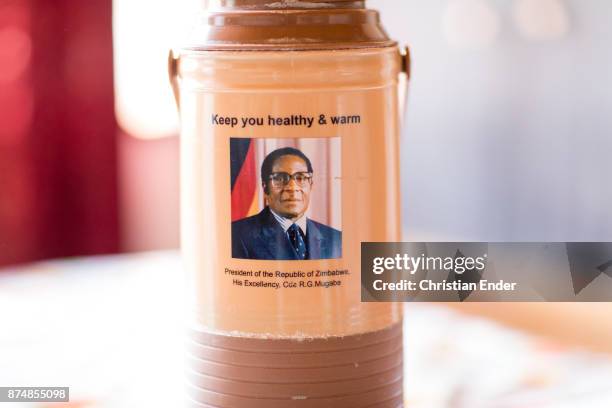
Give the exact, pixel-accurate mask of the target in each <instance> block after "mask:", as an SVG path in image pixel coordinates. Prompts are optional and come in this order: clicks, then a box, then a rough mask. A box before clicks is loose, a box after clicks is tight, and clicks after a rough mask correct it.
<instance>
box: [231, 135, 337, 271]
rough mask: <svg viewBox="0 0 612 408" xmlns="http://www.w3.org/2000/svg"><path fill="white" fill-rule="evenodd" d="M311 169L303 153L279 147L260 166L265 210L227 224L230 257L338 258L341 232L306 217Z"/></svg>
mask: <svg viewBox="0 0 612 408" xmlns="http://www.w3.org/2000/svg"><path fill="white" fill-rule="evenodd" d="M313 173H314V171H313V168H312V164H311V162H310V160H309V159H308V157H306V155H305V154H304V153H302V152H301V151H300V150H298V149H294V148H292V147H285V148H282V149H278V150H275V151H273V152H272V153H270V154H269V155H268V156H266V158H265V159H264V161H263V163H262V165H261V185H262V188H263V192H264V196H265V202H266V208H264V210H263V211H261V212H260V213H259V214H257V215H254V216H252V217H248V218H244V219H242V220H238V221H235V222H233V223H232V257H233V258H239V259H269V260H305V259H334V258H340V257H342V233H341V232H340V231H338V230H336V229H334V228H331V227H329V226H327V225H323V224H321V223H318V222H316V221H313V220H311V219H309V218H307V217H306V211H307V210H308V206H309V204H310V194H311V192H312V187H313V181H312V177H313Z"/></svg>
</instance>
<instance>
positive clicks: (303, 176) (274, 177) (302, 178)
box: [270, 172, 312, 188]
mask: <svg viewBox="0 0 612 408" xmlns="http://www.w3.org/2000/svg"><path fill="white" fill-rule="evenodd" d="M291 179H293V180H294V181H295V183H296V184H297V185H298V186H300V187H306V186H309V185H310V184H311V183H312V173H304V172H299V173H294V174H289V173H285V172H279V173H272V174H270V181H272V185H273V186H274V187H276V188H281V187H285V186H286V185H287V184H289V182H290V181H291Z"/></svg>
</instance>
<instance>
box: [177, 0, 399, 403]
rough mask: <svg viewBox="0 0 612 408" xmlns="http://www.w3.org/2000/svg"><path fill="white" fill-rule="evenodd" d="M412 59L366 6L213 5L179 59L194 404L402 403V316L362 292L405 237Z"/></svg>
mask: <svg viewBox="0 0 612 408" xmlns="http://www.w3.org/2000/svg"><path fill="white" fill-rule="evenodd" d="M407 59H408V58H407V56H406V54H405V53H402V52H400V49H399V48H398V46H397V43H396V42H394V41H392V40H391V39H389V37H388V36H387V34H386V33H385V31H384V29H383V28H382V26H381V24H380V21H379V15H378V13H377V12H376V11H374V10H371V9H368V8H367V7H366V5H365V2H364V1H347V0H325V1H321V0H308V1H301V0H218V1H216V2H212V1H211V2H209V4H207V10H206V13H205V14H204V15H203V17H202V20H201V22H200V24H199V25H198V27H196V29H195V30H194V31H193V35H192V37H190V40H189V41H188V42H187V43H186V44H185V45H183V46H181V47H180V48H177V49H175V50H173V51H172V52H171V53H170V59H169V68H170V76H171V82H172V85H173V87H174V90H175V95H176V97H177V101H178V104H179V108H180V117H181V141H180V144H181V228H182V232H181V241H182V244H181V246H182V253H183V260H184V267H185V268H186V274H187V277H188V292H189V294H190V299H189V313H190V318H189V319H190V320H189V322H190V328H189V330H188V332H189V336H188V340H187V351H188V353H187V368H186V369H187V374H188V375H187V377H188V386H187V394H188V406H193V407H215V408H241V407H249V408H286V407H312V408H322V407H334V408H342V407H347V408H360V407H364V408H365V407H372V408H374V407H380V408H382V407H393V408H397V407H402V406H403V394H402V382H403V380H402V314H401V307H400V306H399V305H398V304H393V303H362V302H361V299H360V296H361V290H360V285H361V284H360V251H361V243H362V242H384V241H393V242H395V241H399V240H400V237H401V236H400V231H401V224H400V196H399V194H400V193H399V122H400V121H399V112H400V108H399V98H398V94H399V93H400V92H399V91H400V89H399V85H398V84H399V82H398V81H399V78H400V77H401V76H402V71H407V66H408V63H407Z"/></svg>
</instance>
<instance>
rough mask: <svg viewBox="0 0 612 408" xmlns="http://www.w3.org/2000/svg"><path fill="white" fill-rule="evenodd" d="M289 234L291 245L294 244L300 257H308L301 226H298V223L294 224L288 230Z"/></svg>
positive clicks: (301, 258)
mask: <svg viewBox="0 0 612 408" xmlns="http://www.w3.org/2000/svg"><path fill="white" fill-rule="evenodd" d="M287 234H288V235H289V240H290V241H291V245H293V248H294V249H295V252H296V253H297V256H298V259H299V260H303V259H306V242H304V237H303V236H302V230H300V227H298V226H297V224H293V225H292V226H291V227H289V229H288V230H287Z"/></svg>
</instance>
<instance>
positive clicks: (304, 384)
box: [187, 324, 403, 408]
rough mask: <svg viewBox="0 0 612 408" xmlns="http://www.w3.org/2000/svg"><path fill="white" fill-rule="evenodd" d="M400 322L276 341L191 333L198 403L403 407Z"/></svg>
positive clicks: (251, 407) (191, 389)
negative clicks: (321, 336) (327, 335)
mask: <svg viewBox="0 0 612 408" xmlns="http://www.w3.org/2000/svg"><path fill="white" fill-rule="evenodd" d="M402 368H403V367H402V326H401V324H397V325H394V326H392V327H390V328H388V329H386V330H381V331H376V332H370V333H363V334H359V335H353V336H347V337H331V338H327V339H313V340H310V339H309V340H301V341H297V340H285V339H283V340H274V339H254V338H244V337H231V336H223V335H218V334H212V333H207V332H200V331H192V332H191V334H190V339H188V357H187V377H188V386H187V392H188V395H189V399H190V404H191V406H193V407H210V408H247V407H248V408H292V407H300V408H311V407H312V408H325V407H330V408H331V407H333V408H345V407H346V408H366V407H367V408H400V407H403V393H402V374H403V371H402Z"/></svg>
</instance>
